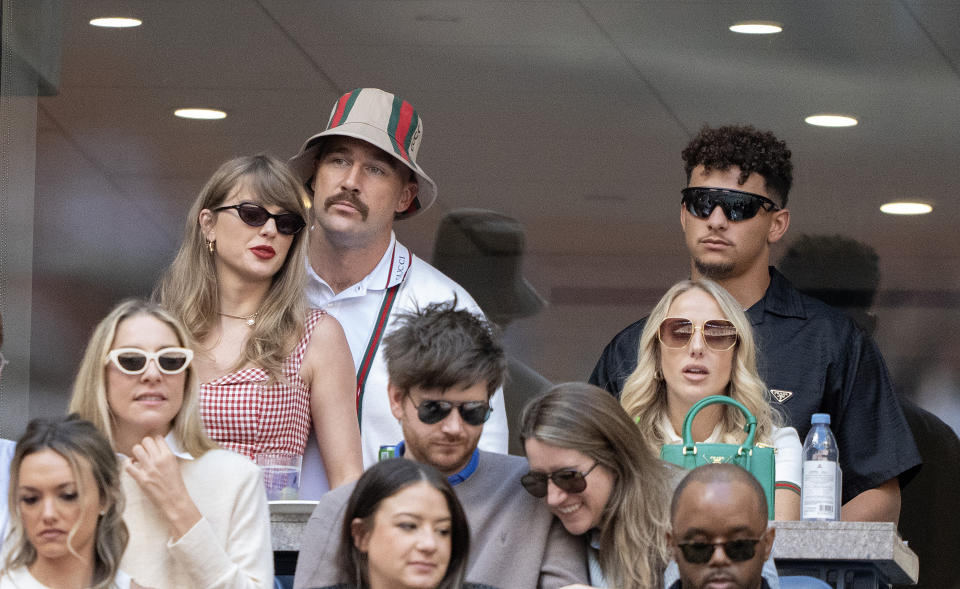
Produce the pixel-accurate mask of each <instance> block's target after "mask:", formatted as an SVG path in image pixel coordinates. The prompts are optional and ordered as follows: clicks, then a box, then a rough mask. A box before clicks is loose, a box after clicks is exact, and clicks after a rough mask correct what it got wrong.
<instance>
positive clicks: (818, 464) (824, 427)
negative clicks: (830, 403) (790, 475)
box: [800, 413, 843, 521]
mask: <svg viewBox="0 0 960 589" xmlns="http://www.w3.org/2000/svg"><path fill="white" fill-rule="evenodd" d="M810 424H811V427H810V431H809V432H807V439H806V440H804V442H803V485H802V486H801V487H800V503H801V506H802V507H801V510H800V511H801V517H802V518H803V519H804V520H825V521H834V520H838V519H840V498H841V493H840V489H841V487H842V483H843V473H842V472H841V470H840V451H839V449H838V448H837V439H836V438H835V437H833V432H832V431H830V414H829V413H814V414H813V416H812V417H811V418H810Z"/></svg>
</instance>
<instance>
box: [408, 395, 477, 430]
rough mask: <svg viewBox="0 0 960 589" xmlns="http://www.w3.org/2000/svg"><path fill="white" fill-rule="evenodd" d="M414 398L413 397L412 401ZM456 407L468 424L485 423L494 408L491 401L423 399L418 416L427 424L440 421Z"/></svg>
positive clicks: (418, 406) (418, 407)
mask: <svg viewBox="0 0 960 589" xmlns="http://www.w3.org/2000/svg"><path fill="white" fill-rule="evenodd" d="M412 401H413V400H412V399H411V402H412ZM454 407H456V408H457V410H458V411H459V412H460V417H461V418H462V419H463V421H464V422H465V423H467V424H468V425H483V424H484V423H485V422H486V421H487V420H488V419H490V414H491V413H492V412H493V409H492V408H491V407H490V403H487V402H486V401H465V402H463V403H453V402H451V401H440V400H432V399H431V400H427V401H421V402H420V404H419V405H416V408H417V417H418V418H420V421H422V422H423V423H426V424H434V423H440V422H441V421H443V420H444V419H446V417H447V416H448V415H450V412H451V411H453V408H454Z"/></svg>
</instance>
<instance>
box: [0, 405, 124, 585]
mask: <svg viewBox="0 0 960 589" xmlns="http://www.w3.org/2000/svg"><path fill="white" fill-rule="evenodd" d="M7 502H8V506H9V509H10V514H11V521H10V524H11V526H10V528H11V529H10V536H9V537H8V539H7V541H8V542H9V543H8V544H7V543H5V544H4V549H5V550H6V551H7V557H6V562H5V563H4V567H3V573H2V577H0V589H44V588H47V589H68V588H73V587H91V588H93V589H121V588H126V587H130V586H131V584H130V578H129V577H128V576H127V575H126V574H124V573H122V572H121V571H120V569H119V567H120V558H121V556H122V555H123V551H124V548H125V547H126V545H127V540H128V538H129V534H128V533H127V526H126V525H125V524H124V522H123V520H122V515H123V504H124V500H123V493H122V491H121V489H120V469H119V467H118V465H117V456H116V454H114V452H113V448H111V447H110V443H109V442H108V441H107V440H106V438H104V436H103V435H102V434H101V433H100V432H99V431H97V429H96V428H95V427H94V426H93V424H92V423H90V422H88V421H84V420H82V419H80V418H79V417H77V416H76V415H71V416H69V417H64V418H60V419H50V420H47V419H35V420H33V421H31V422H30V423H29V424H28V425H27V429H26V432H25V433H24V434H23V436H22V437H21V438H20V441H19V442H18V443H17V449H16V451H15V453H14V456H13V462H12V463H11V465H10V488H9V492H8V497H7ZM133 586H134V587H136V586H137V585H136V584H134V585H133Z"/></svg>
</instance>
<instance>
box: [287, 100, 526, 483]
mask: <svg viewBox="0 0 960 589" xmlns="http://www.w3.org/2000/svg"><path fill="white" fill-rule="evenodd" d="M422 140H423V120H422V119H421V118H420V116H419V115H418V114H417V111H416V110H415V109H414V108H413V106H412V105H411V104H410V103H409V102H407V101H406V100H403V99H401V98H400V97H399V96H395V95H393V94H391V93H389V92H384V91H383V90H379V89H377V88H358V89H356V90H353V91H350V92H347V93H346V94H344V95H343V96H341V97H340V99H339V100H337V102H336V103H334V105H333V109H332V110H331V112H330V119H329V120H328V122H327V128H326V129H325V130H323V131H321V132H320V133H317V134H316V135H313V136H312V137H310V138H309V139H307V140H306V142H304V144H303V147H301V149H300V152H299V153H298V154H297V155H295V156H294V157H293V158H291V159H290V167H291V168H292V169H293V171H294V172H295V173H296V174H297V175H298V176H299V178H300V180H301V181H302V182H303V183H304V185H305V186H306V188H307V190H308V191H309V192H310V194H311V195H313V209H312V210H313V217H314V219H313V223H312V226H311V234H310V253H309V257H310V260H309V261H310V263H309V265H308V270H307V272H308V276H307V282H308V284H307V298H308V300H309V301H310V304H311V306H313V307H316V308H322V309H324V310H326V311H327V312H329V313H330V314H331V315H333V316H334V317H336V318H337V320H338V321H339V322H340V324H341V325H342V326H343V331H344V334H345V335H346V336H347V342H348V343H349V344H350V351H351V352H352V354H353V361H354V364H355V367H356V369H357V385H358V386H357V411H358V413H359V417H360V435H361V440H362V444H363V462H364V465H365V466H370V465H371V464H373V463H374V462H376V460H377V452H378V451H379V449H380V446H382V445H384V444H393V443H396V439H397V438H398V437H399V436H400V429H399V427H397V423H396V420H394V419H393V416H392V415H391V414H390V406H389V402H388V398H387V370H386V365H385V363H384V359H383V353H382V350H380V346H379V344H380V341H381V336H382V335H383V334H384V333H389V331H390V330H391V329H392V328H393V317H394V316H395V315H396V314H397V313H400V312H403V311H409V310H411V309H416V308H418V307H423V306H426V305H428V304H430V303H433V302H440V301H446V300H448V299H451V298H454V297H456V298H457V300H458V301H459V302H460V306H462V307H464V308H467V309H470V310H472V311H475V312H478V313H480V312H481V311H480V308H479V307H478V306H477V304H476V303H475V302H474V300H473V299H472V298H471V297H470V295H469V294H468V293H467V291H465V290H464V289H463V288H461V287H460V285H458V284H457V283H455V282H454V281H453V280H450V279H449V278H447V277H446V276H445V275H443V274H442V273H441V272H439V271H438V270H436V269H435V268H434V267H433V266H431V265H430V264H428V263H427V262H426V261H425V260H423V259H421V258H418V257H415V256H414V255H413V254H412V253H411V252H410V251H409V250H408V249H407V248H406V247H404V245H403V244H402V243H400V242H399V241H398V240H397V238H396V236H395V235H394V232H393V224H394V222H395V221H398V220H401V219H409V218H412V217H414V216H416V215H418V214H420V213H422V212H423V211H425V210H426V209H427V208H428V207H429V206H430V205H432V204H433V203H434V201H435V200H436V198H437V186H436V184H435V183H434V181H433V180H431V179H430V177H429V176H427V174H426V172H424V170H423V168H422V167H421V166H420V165H419V164H418V163H417V154H418V152H419V150H420V144H421V142H422ZM493 406H494V412H493V415H492V416H491V417H490V422H489V423H488V424H487V427H486V431H485V432H484V435H483V439H482V440H481V441H480V446H481V447H482V448H483V449H484V450H490V451H494V452H506V451H507V418H506V413H505V412H504V404H503V392H502V391H497V393H496V394H495V396H494V398H493ZM315 446H316V445H315V444H307V452H308V453H313V451H314V449H315ZM316 463H317V461H314V460H307V459H305V460H304V469H305V472H304V479H305V480H304V481H303V484H304V485H305V486H306V487H304V486H302V487H301V491H300V492H301V497H302V496H304V492H305V491H306V493H307V495H311V494H315V492H314V490H313V489H311V488H310V486H311V485H312V481H311V480H310V477H309V473H307V472H306V469H307V466H308V465H313V464H316ZM320 490H322V489H320Z"/></svg>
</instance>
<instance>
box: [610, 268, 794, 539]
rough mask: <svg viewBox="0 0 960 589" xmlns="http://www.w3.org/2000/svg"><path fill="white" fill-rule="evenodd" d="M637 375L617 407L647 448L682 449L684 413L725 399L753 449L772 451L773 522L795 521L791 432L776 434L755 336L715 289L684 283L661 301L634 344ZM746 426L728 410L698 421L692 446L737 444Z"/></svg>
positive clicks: (719, 408)
mask: <svg viewBox="0 0 960 589" xmlns="http://www.w3.org/2000/svg"><path fill="white" fill-rule="evenodd" d="M639 350H640V351H639V359H638V362H637V368H636V370H634V372H633V374H631V375H630V377H629V378H628V379H627V380H626V382H625V383H624V387H623V393H622V395H621V397H620V402H621V404H622V405H623V408H624V409H625V410H626V411H627V413H628V414H629V415H630V417H632V418H634V419H635V420H636V422H637V425H638V427H639V429H640V433H641V435H642V436H643V438H644V441H645V443H646V446H647V448H648V449H649V451H650V452H651V453H653V454H654V455H657V456H659V454H660V447H661V446H662V445H664V444H674V443H680V441H681V440H680V432H681V427H682V424H683V419H684V417H685V416H686V414H687V410H689V409H690V407H691V406H693V404H694V403H696V402H697V401H699V400H700V399H702V398H704V397H707V396H710V395H727V396H729V397H732V398H733V399H735V400H737V401H739V402H741V403H742V404H744V405H745V406H746V407H747V409H749V410H750V412H751V413H753V414H754V415H755V416H756V418H757V437H756V439H757V441H758V442H759V443H765V444H769V445H772V446H774V447H775V448H776V451H777V454H776V481H777V482H776V489H775V491H774V503H775V509H774V513H775V517H776V519H778V520H796V519H800V482H801V474H800V471H801V461H802V459H801V454H802V446H801V444H800V438H799V436H798V435H797V431H796V430H795V429H794V428H792V427H781V426H780V425H781V423H782V417H781V416H780V414H779V413H777V412H776V411H774V409H773V407H772V406H771V405H770V402H769V393H768V391H767V388H766V386H765V385H764V383H763V380H762V379H761V378H760V376H759V374H758V372H757V361H756V346H755V344H754V339H753V330H752V328H751V327H750V321H749V320H748V319H747V316H746V314H744V312H743V310H742V309H741V308H740V305H739V304H738V303H737V302H736V300H734V298H733V296H731V295H730V294H729V293H728V292H727V291H726V290H724V289H723V288H722V287H720V286H719V285H718V284H716V283H715V282H713V281H710V280H706V279H701V280H697V281H690V280H685V281H683V282H680V283H677V284H676V285H674V286H673V287H672V288H671V289H670V290H668V291H667V293H666V294H665V295H664V296H663V298H662V299H660V302H659V303H657V305H656V307H654V309H653V311H651V312H650V316H649V317H648V318H647V322H646V325H645V326H644V329H643V333H642V334H641V336H640V345H639ZM744 425H745V419H744V417H743V414H742V413H741V412H740V411H738V410H737V409H735V408H733V407H731V406H729V405H720V404H716V405H711V406H709V407H706V408H704V409H703V410H702V411H701V412H700V413H698V414H697V419H696V420H695V421H694V423H693V438H694V440H695V441H697V442H703V441H708V442H725V443H731V444H738V443H741V442H742V441H743V440H744V438H745V436H746V434H745V433H744Z"/></svg>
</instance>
